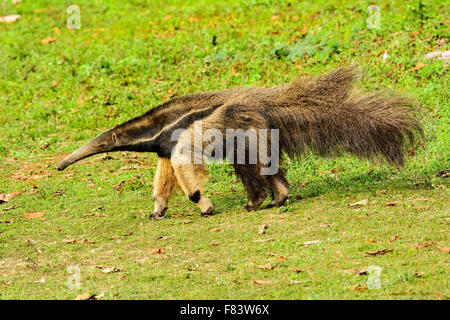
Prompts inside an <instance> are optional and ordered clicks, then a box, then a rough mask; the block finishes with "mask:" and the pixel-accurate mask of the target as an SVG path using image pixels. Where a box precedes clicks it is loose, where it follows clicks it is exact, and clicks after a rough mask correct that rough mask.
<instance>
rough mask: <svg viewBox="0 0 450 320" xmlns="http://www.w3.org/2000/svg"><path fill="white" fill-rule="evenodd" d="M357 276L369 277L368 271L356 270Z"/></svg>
mask: <svg viewBox="0 0 450 320" xmlns="http://www.w3.org/2000/svg"><path fill="white" fill-rule="evenodd" d="M355 273H356V275H358V276H365V275H367V270H355Z"/></svg>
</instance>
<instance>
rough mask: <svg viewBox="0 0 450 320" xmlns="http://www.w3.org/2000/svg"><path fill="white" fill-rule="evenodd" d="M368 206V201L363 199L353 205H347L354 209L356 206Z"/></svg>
mask: <svg viewBox="0 0 450 320" xmlns="http://www.w3.org/2000/svg"><path fill="white" fill-rule="evenodd" d="M368 204H369V200H368V199H364V200H361V201H358V202H355V203H351V204H348V206H349V207H356V206H365V205H368Z"/></svg>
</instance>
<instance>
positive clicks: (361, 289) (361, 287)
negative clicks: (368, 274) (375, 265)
mask: <svg viewBox="0 0 450 320" xmlns="http://www.w3.org/2000/svg"><path fill="white" fill-rule="evenodd" d="M366 289H367V286H356V287H354V288H353V290H357V291H363V290H366Z"/></svg>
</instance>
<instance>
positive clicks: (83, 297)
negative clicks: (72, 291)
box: [74, 293, 105, 300]
mask: <svg viewBox="0 0 450 320" xmlns="http://www.w3.org/2000/svg"><path fill="white" fill-rule="evenodd" d="M104 296H105V294H104V293H100V294H90V293H83V294H81V295H79V296H77V297H76V298H75V299H74V300H99V299H101V298H103V297H104Z"/></svg>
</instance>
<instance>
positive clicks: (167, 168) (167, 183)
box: [151, 158, 177, 220]
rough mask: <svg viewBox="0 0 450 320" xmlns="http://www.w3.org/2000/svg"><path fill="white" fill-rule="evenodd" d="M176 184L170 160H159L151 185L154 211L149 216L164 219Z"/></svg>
mask: <svg viewBox="0 0 450 320" xmlns="http://www.w3.org/2000/svg"><path fill="white" fill-rule="evenodd" d="M176 182H177V180H176V178H175V175H174V171H173V168H172V164H171V162H170V160H169V159H167V158H159V161H158V165H157V167H156V174H155V178H154V184H153V188H154V190H153V199H155V209H154V210H153V213H152V215H151V216H152V217H153V218H155V219H158V220H159V219H162V218H164V213H165V212H166V210H167V203H168V200H169V197H170V194H171V192H172V190H173V187H174V186H175V184H176Z"/></svg>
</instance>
